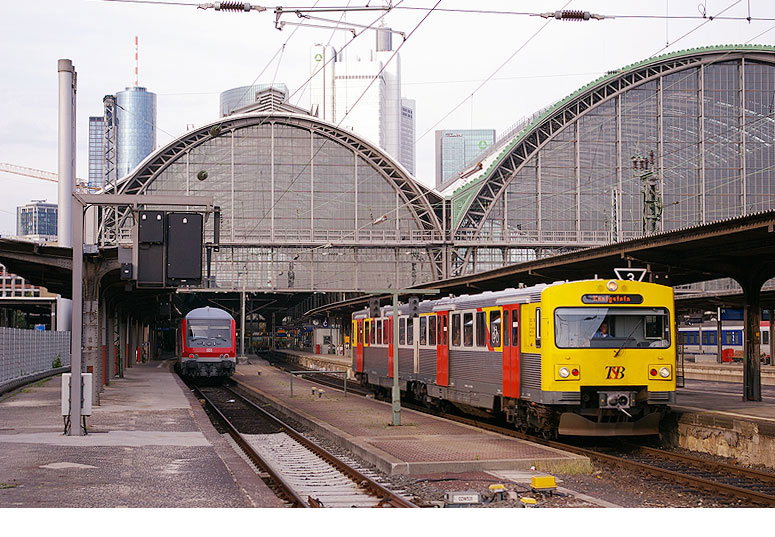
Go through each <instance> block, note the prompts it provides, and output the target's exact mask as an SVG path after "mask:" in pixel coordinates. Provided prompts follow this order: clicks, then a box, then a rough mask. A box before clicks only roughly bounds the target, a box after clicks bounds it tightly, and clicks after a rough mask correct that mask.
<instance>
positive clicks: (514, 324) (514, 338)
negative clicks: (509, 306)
mask: <svg viewBox="0 0 775 537" xmlns="http://www.w3.org/2000/svg"><path fill="white" fill-rule="evenodd" d="M506 326H508V324H507V325H506ZM518 344H519V313H518V310H514V311H513V312H512V315H511V345H512V346H514V345H518Z"/></svg>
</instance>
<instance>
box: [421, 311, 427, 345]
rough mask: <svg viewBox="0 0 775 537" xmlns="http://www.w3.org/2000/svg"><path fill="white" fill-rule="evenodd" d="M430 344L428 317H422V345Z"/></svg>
mask: <svg viewBox="0 0 775 537" xmlns="http://www.w3.org/2000/svg"><path fill="white" fill-rule="evenodd" d="M427 344H428V317H420V345H427Z"/></svg>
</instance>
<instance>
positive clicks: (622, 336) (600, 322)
mask: <svg viewBox="0 0 775 537" xmlns="http://www.w3.org/2000/svg"><path fill="white" fill-rule="evenodd" d="M670 326H671V325H670V316H669V314H668V311H667V309H666V308H633V307H616V306H613V307H608V308H604V307H600V308H598V307H571V308H557V309H556V310H554V337H555V343H556V345H557V347H558V348H566V349H569V348H570V349H578V348H584V347H593V348H606V349H636V348H649V347H651V348H660V349H665V348H668V347H669V346H670ZM695 335H698V334H697V333H696V332H695V333H693V334H690V335H689V342H690V343H692V340H693V339H694V337H695Z"/></svg>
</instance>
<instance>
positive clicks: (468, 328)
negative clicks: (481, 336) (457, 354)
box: [463, 313, 474, 347]
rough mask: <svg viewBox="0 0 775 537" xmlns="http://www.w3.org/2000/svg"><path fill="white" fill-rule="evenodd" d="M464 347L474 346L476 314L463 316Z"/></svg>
mask: <svg viewBox="0 0 775 537" xmlns="http://www.w3.org/2000/svg"><path fill="white" fill-rule="evenodd" d="M463 346H464V347H473V346H474V314H473V313H464V314H463Z"/></svg>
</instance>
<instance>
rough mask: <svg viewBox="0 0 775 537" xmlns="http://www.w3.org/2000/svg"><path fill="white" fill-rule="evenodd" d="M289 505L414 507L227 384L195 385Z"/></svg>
mask: <svg viewBox="0 0 775 537" xmlns="http://www.w3.org/2000/svg"><path fill="white" fill-rule="evenodd" d="M193 389H194V390H195V392H196V394H197V396H198V397H199V398H200V399H203V400H204V401H205V403H206V404H207V406H208V408H209V409H210V410H211V412H212V413H213V414H214V415H215V416H216V417H217V419H218V421H219V422H220V423H221V424H222V425H223V427H224V429H225V430H226V432H228V433H229V435H230V436H231V437H232V439H234V441H235V442H236V443H237V445H238V446H239V447H240V448H241V449H242V450H243V451H244V452H245V454H246V455H247V457H248V458H249V459H250V460H251V461H252V462H253V463H254V464H255V465H256V466H257V467H259V468H261V469H262V470H264V471H265V472H266V473H267V474H268V476H269V478H270V479H271V482H272V484H273V486H274V488H275V489H276V490H277V491H278V493H279V494H280V495H281V496H283V497H284V498H286V499H287V501H288V502H289V504H290V505H291V506H293V507H417V506H416V505H414V504H412V503H411V502H409V501H408V500H406V499H405V498H403V497H401V496H399V495H398V494H396V493H393V492H391V491H389V490H388V489H386V488H385V487H383V486H382V485H380V484H379V483H377V482H376V481H374V480H373V479H371V478H369V477H367V476H366V475H364V474H363V473H361V472H360V471H359V470H357V469H355V468H353V467H352V466H351V465H349V464H347V463H345V462H344V461H342V460H340V459H337V458H336V457H335V456H333V455H332V454H330V453H329V452H328V451H326V450H325V449H323V448H321V447H320V446H318V445H316V444H314V443H313V442H311V441H310V440H309V439H307V438H306V437H304V436H303V435H301V434H300V433H298V432H297V431H295V430H294V429H293V428H292V427H290V426H289V425H287V424H285V423H283V422H282V421H280V420H279V419H278V418H276V417H275V416H273V415H272V414H270V413H268V412H267V411H266V410H264V409H263V408H261V407H260V406H259V405H257V404H255V403H254V402H252V401H250V400H249V399H247V398H245V397H243V396H242V395H240V394H239V393H237V392H235V391H233V390H231V389H230V388H227V387H212V388H198V387H194V388H193Z"/></svg>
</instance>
